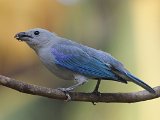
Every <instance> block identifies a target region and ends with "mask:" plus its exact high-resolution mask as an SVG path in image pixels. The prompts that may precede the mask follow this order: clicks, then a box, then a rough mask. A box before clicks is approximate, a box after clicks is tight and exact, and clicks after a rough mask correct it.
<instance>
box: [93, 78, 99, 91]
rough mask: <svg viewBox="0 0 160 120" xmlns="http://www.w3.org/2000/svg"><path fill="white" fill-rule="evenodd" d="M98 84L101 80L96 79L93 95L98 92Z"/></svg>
mask: <svg viewBox="0 0 160 120" xmlns="http://www.w3.org/2000/svg"><path fill="white" fill-rule="evenodd" d="M100 83H101V79H98V80H97V84H96V87H95V88H94V91H93V93H99V92H98V89H99V85H100Z"/></svg>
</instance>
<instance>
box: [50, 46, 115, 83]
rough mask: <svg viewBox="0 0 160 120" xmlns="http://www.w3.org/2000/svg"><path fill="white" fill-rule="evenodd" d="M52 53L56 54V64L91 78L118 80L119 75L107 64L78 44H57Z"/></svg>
mask: <svg viewBox="0 0 160 120" xmlns="http://www.w3.org/2000/svg"><path fill="white" fill-rule="evenodd" d="M51 53H52V55H53V56H54V59H55V64H56V65H58V66H60V67H63V68H66V69H69V70H71V71H73V72H75V73H78V74H82V75H84V76H87V77H90V78H96V79H98V78H100V79H112V80H117V81H118V77H117V76H116V75H115V74H114V73H113V72H112V70H111V68H110V67H109V66H108V65H107V64H105V63H104V62H102V61H100V60H98V59H96V58H94V57H91V56H89V55H88V54H87V53H86V52H84V51H83V50H82V49H80V48H78V47H76V46H68V45H57V46H54V47H53V48H52V49H51Z"/></svg>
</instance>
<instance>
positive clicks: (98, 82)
mask: <svg viewBox="0 0 160 120" xmlns="http://www.w3.org/2000/svg"><path fill="white" fill-rule="evenodd" d="M100 83H101V79H98V80H97V84H96V87H95V88H94V90H93V92H92V93H93V94H96V95H97V96H98V97H100V96H101V93H100V92H99V91H98V89H99V85H100ZM92 104H93V105H96V104H95V101H92Z"/></svg>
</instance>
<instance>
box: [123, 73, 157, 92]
mask: <svg viewBox="0 0 160 120" xmlns="http://www.w3.org/2000/svg"><path fill="white" fill-rule="evenodd" d="M126 75H127V77H128V78H129V79H130V81H132V82H134V83H135V84H137V85H139V86H141V87H143V88H144V89H146V90H147V91H148V92H150V93H152V94H155V93H156V92H155V91H154V90H153V88H151V87H150V86H149V85H147V84H146V83H144V82H143V81H141V80H140V79H138V78H137V77H135V76H134V75H132V74H131V73H128V72H127V73H126Z"/></svg>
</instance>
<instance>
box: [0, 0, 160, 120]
mask: <svg viewBox="0 0 160 120" xmlns="http://www.w3.org/2000/svg"><path fill="white" fill-rule="evenodd" d="M35 27H40V28H45V29H48V30H50V31H53V32H56V33H57V34H58V35H60V36H62V37H66V38H68V39H72V40H74V41H77V42H80V43H83V44H85V45H88V46H91V47H94V48H97V49H101V50H104V51H107V52H109V53H111V54H112V55H113V56H114V57H116V58H117V59H118V60H120V61H121V62H122V63H124V65H125V66H126V67H127V68H128V69H129V70H130V71H131V72H132V73H133V74H135V75H136V76H138V77H139V78H141V79H143V80H144V81H145V82H146V83H148V84H149V85H151V86H153V87H154V86H157V85H160V77H159V75H160V62H159V61H160V1H159V0H0V74H2V75H6V76H9V77H12V78H15V79H17V80H21V81H24V82H27V83H32V84H37V85H42V86H46V87H52V88H57V87H64V86H66V87H67V86H69V85H71V84H73V81H70V82H69V81H64V80H61V79H59V78H57V77H55V76H54V75H53V74H51V73H50V72H49V71H48V70H47V69H46V68H45V67H44V66H43V65H42V64H41V63H40V61H39V60H38V58H37V56H36V54H35V53H34V51H33V50H31V49H30V48H29V47H28V46H27V45H26V44H25V43H23V42H18V41H17V40H16V39H14V38H13V36H14V35H15V34H16V33H17V32H20V31H25V30H27V29H30V28H35ZM94 86H95V81H92V80H91V81H90V82H88V83H87V84H85V85H84V86H82V87H79V88H78V89H77V91H84V92H90V91H92V90H93V88H94ZM138 90H142V88H140V87H138V86H136V85H135V84H132V83H129V84H128V85H125V84H121V83H117V82H113V81H103V82H102V84H101V89H100V91H101V92H131V91H138ZM159 111H160V99H155V100H151V101H145V102H140V103H134V104H121V103H114V104H112V103H108V104H107V103H99V104H97V105H96V106H93V105H92V104H91V103H85V102H69V103H66V102H63V101H59V100H53V99H48V98H44V97H39V96H32V95H27V94H22V93H19V92H17V91H14V90H11V89H9V88H5V87H2V86H0V120H82V119H83V120H89V119H90V120H91V119H92V120H105V119H106V120H117V119H119V120H135V119H136V120H151V119H153V120H156V119H160V116H159Z"/></svg>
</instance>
